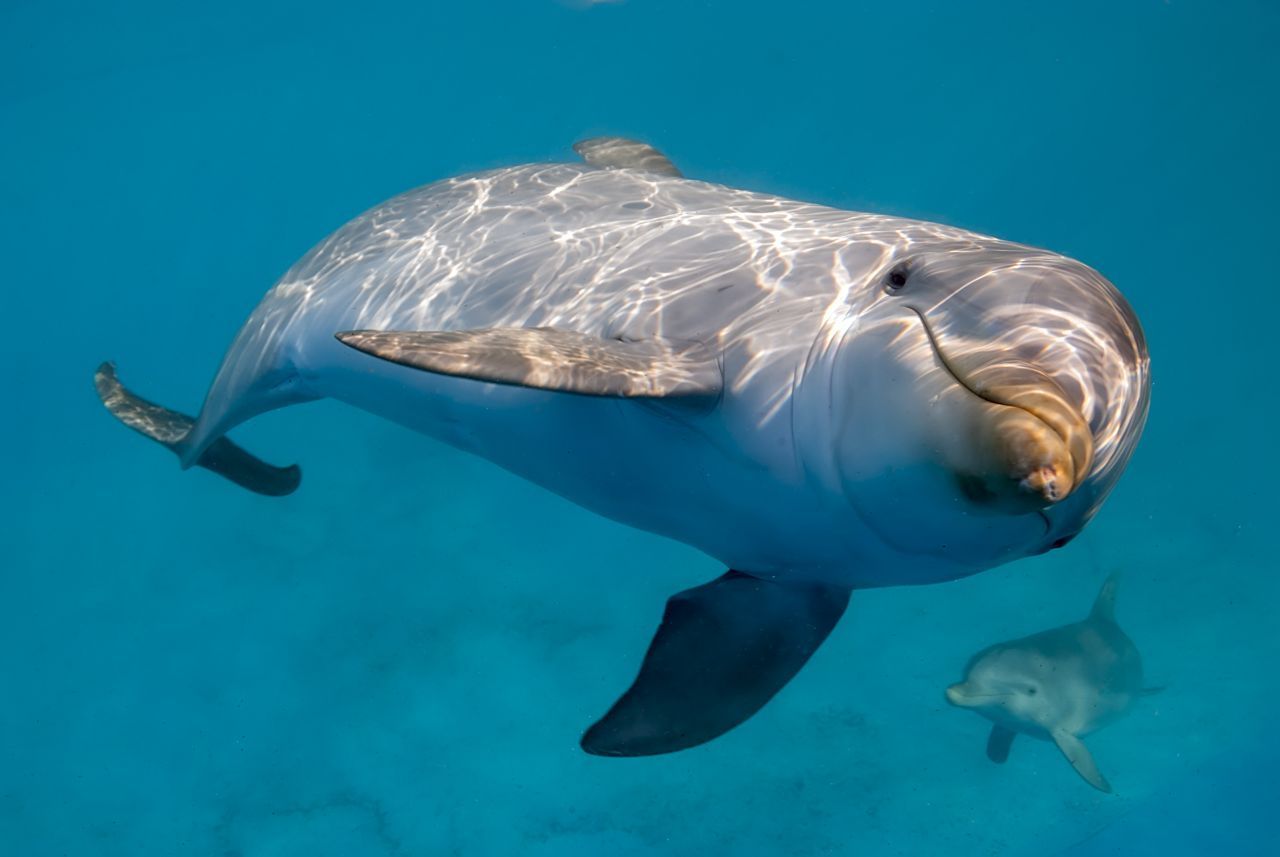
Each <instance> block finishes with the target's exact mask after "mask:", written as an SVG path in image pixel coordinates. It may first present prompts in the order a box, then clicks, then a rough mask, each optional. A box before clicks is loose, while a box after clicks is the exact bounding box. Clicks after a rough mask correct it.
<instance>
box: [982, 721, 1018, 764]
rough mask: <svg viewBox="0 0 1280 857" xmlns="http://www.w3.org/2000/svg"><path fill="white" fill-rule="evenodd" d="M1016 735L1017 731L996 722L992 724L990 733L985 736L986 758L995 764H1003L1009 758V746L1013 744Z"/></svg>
mask: <svg viewBox="0 0 1280 857" xmlns="http://www.w3.org/2000/svg"><path fill="white" fill-rule="evenodd" d="M1017 735H1018V733H1017V732H1014V731H1013V730H1012V729H1006V728H1004V727H1003V726H1001V725H1000V724H998V723H997V724H996V725H994V726H992V727H991V734H990V735H989V736H987V758H988V759H990V760H991V761H993V762H995V763H996V764H997V765H1003V764H1004V763H1005V762H1006V761H1008V759H1009V748H1010V747H1012V746H1013V739H1014V738H1016V737H1017Z"/></svg>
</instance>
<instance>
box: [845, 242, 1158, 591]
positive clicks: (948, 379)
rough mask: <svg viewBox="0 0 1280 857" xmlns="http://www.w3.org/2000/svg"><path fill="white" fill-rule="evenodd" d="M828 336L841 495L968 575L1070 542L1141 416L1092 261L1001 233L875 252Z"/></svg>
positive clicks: (1115, 299)
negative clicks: (849, 310)
mask: <svg viewBox="0 0 1280 857" xmlns="http://www.w3.org/2000/svg"><path fill="white" fill-rule="evenodd" d="M858 295H859V298H858V301H857V302H851V305H852V306H853V307H854V309H855V312H854V314H853V315H852V316H851V319H850V321H848V322H847V323H846V325H845V327H844V328H843V329H842V330H840V331H839V333H838V334H837V335H836V336H835V337H833V339H835V340H837V341H836V345H835V347H834V348H833V351H834V353H835V354H836V357H835V359H834V360H833V366H834V368H833V375H832V378H831V385H830V390H831V394H830V395H831V399H832V407H831V412H832V413H833V415H834V416H835V421H836V426H835V427H834V431H835V433H836V436H835V437H834V438H833V444H834V445H835V446H836V457H837V466H838V469H839V470H840V476H841V479H842V480H843V486H844V493H845V495H846V496H847V497H848V498H849V499H850V501H851V502H852V503H853V505H854V506H855V507H856V508H857V510H858V512H859V516H860V518H861V519H862V520H864V521H867V522H869V523H870V525H871V526H872V527H873V528H874V529H876V530H877V531H878V532H879V533H880V534H881V535H882V536H883V537H884V539H885V540H886V541H887V542H889V543H890V544H891V545H892V546H893V547H895V548H896V549H897V550H899V551H900V552H901V551H906V552H909V553H930V554H935V555H948V554H950V556H951V558H952V559H953V560H956V561H958V562H960V563H962V564H964V565H967V566H969V567H971V568H972V569H973V570H978V569H980V568H986V567H990V566H991V565H994V564H998V563H999V562H1004V561H1008V560H1012V559H1016V558H1018V557H1021V556H1025V555H1027V554H1030V553H1038V552H1042V551H1044V550H1048V549H1050V548H1052V547H1058V546H1061V545H1062V544H1065V543H1066V541H1067V540H1069V539H1070V538H1071V537H1072V536H1074V535H1075V534H1076V533H1077V532H1078V531H1079V530H1080V529H1081V528H1082V527H1083V526H1084V525H1085V523H1086V522H1087V521H1088V520H1089V518H1090V517H1092V515H1093V514H1094V512H1095V511H1096V510H1097V508H1098V506H1099V504H1100V503H1101V502H1102V500H1103V498H1104V497H1105V496H1106V494H1107V493H1108V492H1109V491H1110V489H1111V487H1112V486H1113V485H1114V483H1115V481H1116V479H1117V478H1118V477H1119V474H1120V472H1121V471H1122V470H1123V468H1124V465H1125V463H1126V462H1127V461H1128V459H1129V456H1130V454H1131V453H1132V451H1133V448H1134V446H1135V445H1136V443H1137V440H1138V436H1139V434H1140V433H1141V430H1142V426H1143V423H1144V422H1145V419H1146V413H1147V402H1148V394H1149V386H1150V381H1149V376H1148V358H1147V350H1146V343H1145V340H1144V338H1143V334H1142V329H1141V327H1140V326H1139V324H1138V321H1137V318H1136V317H1135V315H1134V313H1133V311H1132V310H1131V309H1130V307H1129V305H1128V304H1127V303H1126V302H1125V300H1124V299H1123V298H1122V297H1121V296H1120V294H1119V292H1117V291H1116V289H1115V288H1114V287H1113V286H1112V285H1111V284H1110V283H1109V282H1108V281H1107V280H1105V279H1104V278H1103V277H1102V276H1100V275H1099V274H1098V273H1097V272H1095V271H1093V270H1092V269H1091V268H1088V267H1087V266H1085V265H1082V264H1080V263H1079V262H1075V261H1073V260H1071V259H1067V258H1064V257H1062V256H1057V255H1054V254H1051V253H1047V252H1045V251H1040V250H1034V249H1032V248H1027V247H1022V246H1019V245H1013V244H1007V243H1004V242H999V241H995V240H984V241H979V240H976V239H975V240H970V241H965V242H960V241H956V242H951V243H946V242H937V241H935V242H933V243H932V244H930V243H928V242H923V241H921V242H916V243H913V244H908V245H906V246H905V247H899V248H895V249H892V250H890V251H886V252H885V253H884V255H883V257H882V258H881V259H880V260H879V264H878V265H876V266H873V268H872V273H871V275H870V278H869V281H868V282H866V283H864V284H863V289H862V291H861V292H859V293H858Z"/></svg>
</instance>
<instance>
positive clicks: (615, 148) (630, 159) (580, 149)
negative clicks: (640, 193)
mask: <svg viewBox="0 0 1280 857" xmlns="http://www.w3.org/2000/svg"><path fill="white" fill-rule="evenodd" d="M573 150H574V151H575V152H577V153H578V155H579V156H581V158H582V160H584V161H586V162H587V163H588V164H590V165H591V166H593V167H602V168H604V169H614V170H642V171H644V172H646V173H657V174H658V175H662V176H675V177H676V178H679V177H680V176H681V175H682V173H681V172H680V171H679V170H678V169H676V165H675V164H673V163H671V161H670V160H668V159H667V156H666V155H664V154H662V153H661V152H659V151H658V150H657V149H655V148H654V147H653V146H650V145H649V144H648V143H642V142H641V141H639V140H628V139H627V138H626V137H592V138H591V139H589V140H581V141H579V142H577V143H574V144H573Z"/></svg>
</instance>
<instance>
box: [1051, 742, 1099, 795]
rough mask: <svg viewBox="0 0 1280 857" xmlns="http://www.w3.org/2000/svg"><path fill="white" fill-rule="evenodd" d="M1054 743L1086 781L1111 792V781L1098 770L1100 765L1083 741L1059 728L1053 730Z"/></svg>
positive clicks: (1096, 787)
mask: <svg viewBox="0 0 1280 857" xmlns="http://www.w3.org/2000/svg"><path fill="white" fill-rule="evenodd" d="M1053 743H1055V744H1057V745H1058V749H1059V750H1061V751H1062V755H1064V756H1066V757H1067V761H1068V762H1070V763H1071V767H1073V768H1075V769H1076V773H1077V774H1079V775H1080V776H1081V777H1083V778H1084V781H1085V782H1086V783H1088V784H1089V785H1091V786H1093V787H1094V788H1095V789H1097V790H1098V791H1102V792H1106V793H1107V794H1110V793H1111V783H1109V782H1107V778H1106V777H1104V776H1102V772H1101V771H1099V770H1098V766H1097V765H1095V764H1094V762H1093V756H1092V755H1091V754H1090V753H1089V748H1088V747H1086V746H1085V745H1084V742H1083V741H1081V740H1080V739H1079V738H1077V737H1076V736H1074V735H1072V734H1071V733H1070V732H1065V731H1063V730H1061V729H1058V730H1055V731H1054V732H1053Z"/></svg>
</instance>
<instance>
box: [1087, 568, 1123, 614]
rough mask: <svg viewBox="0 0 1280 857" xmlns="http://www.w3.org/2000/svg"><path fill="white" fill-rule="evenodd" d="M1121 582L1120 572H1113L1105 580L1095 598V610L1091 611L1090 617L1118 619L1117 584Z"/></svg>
mask: <svg viewBox="0 0 1280 857" xmlns="http://www.w3.org/2000/svg"><path fill="white" fill-rule="evenodd" d="M1119 582H1120V575H1119V574H1118V573H1116V574H1112V575H1111V576H1109V577H1108V578H1107V579H1106V580H1105V581H1103V583H1102V588H1101V589H1099V590H1098V597H1097V598H1095V599H1094V600H1093V610H1091V611H1089V618H1090V619H1101V620H1104V621H1107V622H1114V621H1116V584H1117V583H1119Z"/></svg>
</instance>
